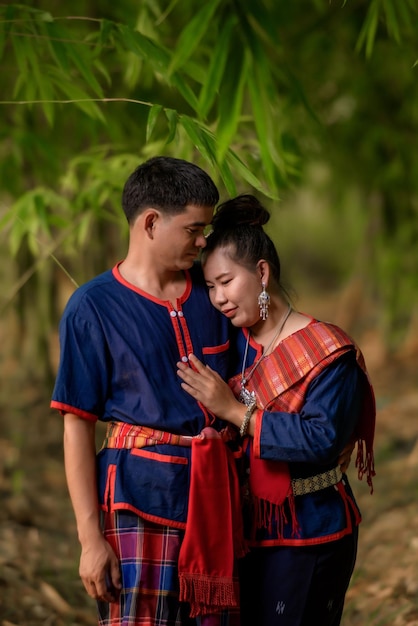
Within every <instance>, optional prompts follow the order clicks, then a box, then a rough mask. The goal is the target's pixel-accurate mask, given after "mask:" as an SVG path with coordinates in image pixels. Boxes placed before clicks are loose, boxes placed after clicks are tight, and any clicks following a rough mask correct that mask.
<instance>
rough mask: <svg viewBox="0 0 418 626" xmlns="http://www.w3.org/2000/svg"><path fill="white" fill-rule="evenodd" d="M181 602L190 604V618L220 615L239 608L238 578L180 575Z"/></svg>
mask: <svg viewBox="0 0 418 626" xmlns="http://www.w3.org/2000/svg"><path fill="white" fill-rule="evenodd" d="M179 578H180V601H181V602H188V603H189V604H190V617H197V616H198V615H210V614H214V613H220V612H221V611H224V610H225V609H229V608H235V607H237V606H238V596H239V587H238V579H236V578H232V579H231V578H217V577H216V578H215V577H211V576H203V575H199V574H183V573H182V574H180V576H179Z"/></svg>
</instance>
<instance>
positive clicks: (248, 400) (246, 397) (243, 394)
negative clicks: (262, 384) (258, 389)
mask: <svg viewBox="0 0 418 626" xmlns="http://www.w3.org/2000/svg"><path fill="white" fill-rule="evenodd" d="M239 400H240V402H242V403H243V404H245V406H250V405H251V404H254V402H255V400H256V398H255V393H254V391H248V389H246V388H245V387H244V385H241V391H240V392H239Z"/></svg>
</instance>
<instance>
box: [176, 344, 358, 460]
mask: <svg viewBox="0 0 418 626" xmlns="http://www.w3.org/2000/svg"><path fill="white" fill-rule="evenodd" d="M190 363H191V365H192V367H193V369H192V368H190V367H188V366H187V365H184V364H183V363H178V375H179V376H180V378H181V379H182V381H183V382H182V387H183V389H185V390H186V391H187V392H188V393H190V394H191V395H192V396H193V397H194V398H196V400H198V401H199V402H201V403H202V404H204V405H205V406H206V407H207V408H208V409H209V410H210V411H212V412H213V413H214V414H215V415H217V416H218V417H220V418H221V419H223V420H225V421H228V422H230V423H231V424H234V425H235V426H237V427H238V428H239V427H240V426H241V424H242V421H243V419H244V415H245V412H246V407H245V406H243V405H242V403H241V402H239V401H238V400H237V399H236V398H235V396H234V395H233V393H232V391H231V389H230V388H229V387H228V385H227V384H226V383H225V382H224V381H223V380H222V379H221V377H220V376H219V375H218V374H216V372H214V371H213V370H211V368H210V367H208V366H205V365H203V364H202V363H201V362H200V361H199V360H198V359H196V357H194V356H193V355H190ZM363 384H364V375H363V373H362V372H361V370H360V368H359V367H358V365H357V363H356V359H355V355H354V353H349V354H347V355H343V356H341V357H340V358H339V359H337V360H336V361H334V362H333V363H332V364H331V365H329V366H328V367H327V368H325V370H324V371H323V372H321V374H319V375H318V376H317V377H316V378H315V379H314V381H313V382H312V383H311V385H310V387H309V389H308V391H307V394H306V399H305V403H304V406H303V408H302V410H301V411H300V412H299V413H287V412H283V411H274V410H268V411H263V412H261V411H257V412H255V413H254V414H253V416H252V418H251V419H250V422H249V428H248V431H247V433H248V434H249V435H251V436H254V435H255V436H256V437H257V438H258V443H259V446H258V447H259V449H260V457H261V458H264V459H269V460H277V461H293V462H308V463H329V462H332V461H334V460H336V459H337V457H338V455H339V453H340V452H341V451H342V450H343V448H345V447H346V446H347V444H348V443H349V441H350V437H351V435H352V433H353V430H354V428H355V425H356V423H357V419H358V416H359V411H360V404H361V399H362V394H363ZM347 449H348V447H347ZM351 450H352V446H351ZM339 462H340V463H343V464H344V465H345V466H346V465H348V460H347V456H346V455H345V456H343V457H342V458H341V459H340V460H339Z"/></svg>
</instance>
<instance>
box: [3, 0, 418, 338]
mask: <svg viewBox="0 0 418 626" xmlns="http://www.w3.org/2000/svg"><path fill="white" fill-rule="evenodd" d="M417 15H418V6H417V0H371V1H370V2H364V1H363V0H346V1H345V2H341V3H336V2H328V0H316V1H315V2H314V3H311V5H310V10H309V11H308V12H307V11H306V9H305V8H304V7H303V6H301V5H300V3H278V2H274V1H273V0H262V1H261V2H260V1H258V2H256V1H255V0H254V1H253V0H251V1H249V2H246V3H239V2H236V1H235V0H210V1H208V2H205V3H203V4H202V3H199V2H197V0H184V1H183V2H181V3H180V2H178V1H176V0H173V2H171V3H170V4H169V5H168V6H167V3H163V2H161V1H160V2H159V1H158V0H155V1H151V0H147V1H144V2H141V3H130V2H128V1H127V0H121V1H120V2H119V3H111V2H108V1H107V0H106V1H104V2H102V3H100V9H98V8H97V4H95V3H93V2H90V1H89V0H75V2H73V3H72V5H71V15H69V14H68V8H67V7H65V6H62V5H60V6H57V8H56V11H55V13H54V12H53V11H52V10H51V11H50V10H48V11H45V10H44V8H43V7H42V1H41V0H38V2H36V1H35V2H32V3H31V6H30V7H29V6H26V5H20V4H9V5H7V6H4V5H3V6H0V58H1V63H2V74H1V78H0V80H1V86H2V89H1V93H2V96H1V97H2V100H1V101H0V106H1V107H2V117H1V122H0V185H1V188H2V190H3V195H4V199H3V209H2V212H1V213H0V219H1V221H0V229H1V230H2V233H3V234H4V235H5V236H7V239H8V244H9V246H10V251H11V253H12V254H13V255H15V257H16V263H17V264H18V274H19V275H20V277H21V278H22V276H24V275H25V272H27V271H28V269H29V268H28V263H29V264H30V263H32V264H33V267H35V266H36V264H37V262H38V260H39V259H40V258H43V255H44V254H45V251H50V253H51V254H53V255H57V256H58V257H61V261H59V262H60V263H63V264H64V266H65V265H69V267H70V271H71V267H76V261H75V257H76V255H75V251H76V250H82V251H83V254H87V251H88V254H89V255H90V259H91V263H92V266H93V265H95V264H96V262H98V261H97V259H98V258H99V257H100V258H101V257H103V251H101V250H99V249H98V250H95V249H94V246H91V241H92V233H94V232H96V230H97V229H98V230H101V229H103V231H104V232H106V233H107V232H108V231H107V230H106V229H109V228H114V226H115V224H116V225H117V228H118V230H119V229H120V231H121V234H120V235H119V242H120V243H121V246H120V247H121V249H122V245H123V243H122V242H123V239H124V237H125V235H126V225H125V223H124V219H123V216H122V215H121V211H120V192H121V185H122V184H123V181H124V180H125V179H126V177H127V175H128V174H129V173H130V171H132V169H133V168H134V167H135V166H136V165H137V164H138V162H140V161H141V160H144V159H145V158H148V157H149V156H151V155H154V154H157V153H163V154H172V155H174V156H180V157H183V158H187V159H192V160H195V161H196V162H198V163H199V164H201V165H202V166H203V167H206V168H207V169H208V171H209V172H210V173H211V175H212V176H213V177H214V179H215V180H216V182H217V183H218V184H219V186H220V188H221V192H222V193H223V194H227V195H234V194H236V193H237V192H240V191H248V190H250V191H251V190H255V191H256V192H257V193H258V194H259V195H261V196H264V197H265V199H266V202H267V204H269V205H271V206H273V205H272V201H273V200H275V201H277V199H278V197H279V196H280V195H282V194H283V191H284V190H286V189H288V188H291V187H292V186H296V185H298V184H299V183H300V182H303V181H304V180H305V176H306V171H309V167H310V164H311V163H312V162H314V161H318V162H320V163H321V164H322V165H323V166H324V167H326V168H328V170H329V171H330V172H331V177H330V182H329V184H328V189H327V194H328V198H330V199H331V202H332V203H333V204H334V205H335V207H339V209H338V210H340V211H349V207H348V203H347V202H346V201H344V196H345V195H346V193H351V190H352V189H353V188H354V189H355V191H356V194H358V196H359V197H360V198H361V203H362V205H363V211H364V214H365V219H364V225H365V226H364V230H363V232H362V233H360V235H359V237H360V238H361V237H363V239H364V241H363V243H362V242H361V241H359V246H360V247H362V246H363V245H365V244H366V243H367V244H368V245H369V246H370V247H372V248H373V249H372V250H371V251H370V255H369V259H368V265H367V268H365V272H364V278H365V280H368V281H369V283H370V284H372V285H373V289H375V290H376V292H377V294H378V298H379V299H380V301H381V305H382V310H383V311H385V314H384V315H382V324H383V326H384V327H385V328H386V329H391V330H393V329H396V328H399V327H400V326H402V327H404V326H405V320H406V319H407V318H408V310H412V308H413V306H411V302H412V304H413V302H414V301H415V302H416V299H417V291H418V290H417V273H416V269H415V268H414V258H415V257H414V250H415V248H416V243H417V239H418V219H417V201H416V195H417V182H416V176H415V172H416V171H417V167H418V163H417V162H416V161H417V157H416V156H415V155H416V151H415V150H414V146H413V143H412V142H413V137H414V135H415V131H416V128H417V125H418V116H417V113H416V108H415V102H416V98H417V95H418V94H417V86H416V75H415V71H416V70H414V64H415V63H416V61H417V55H416V49H415V42H416V36H417V30H418V27H417ZM57 242H58V244H57ZM114 245H116V246H118V245H119V244H118V243H115V244H114ZM23 250H26V252H27V253H28V254H26V253H25V254H22V251H23ZM22 259H25V261H23V260H22ZM102 261H103V262H104V261H105V259H104V260H103V259H102ZM84 265H85V264H84ZM29 273H30V272H29ZM13 293H14V291H13ZM6 301H7V302H9V301H10V298H9V299H6ZM408 305H409V306H408Z"/></svg>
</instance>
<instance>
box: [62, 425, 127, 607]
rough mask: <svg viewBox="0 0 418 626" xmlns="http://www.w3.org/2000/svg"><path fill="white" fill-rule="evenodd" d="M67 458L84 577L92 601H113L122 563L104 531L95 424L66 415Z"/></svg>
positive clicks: (65, 447) (81, 571)
mask: <svg viewBox="0 0 418 626" xmlns="http://www.w3.org/2000/svg"><path fill="white" fill-rule="evenodd" d="M64 459H65V474H66V478H67V485H68V490H69V493H70V498H71V502H72V505H73V509H74V514H75V518H76V523H77V531H78V538H79V541H80V544H81V557H80V569H79V571H80V577H81V579H82V581H83V584H84V587H85V588H86V591H87V593H88V594H89V595H90V596H91V597H92V598H95V599H100V600H104V601H106V602H113V601H115V599H116V592H117V590H119V589H120V587H121V582H120V572H119V562H118V559H117V557H116V555H115V553H114V552H113V550H112V548H111V546H110V544H109V543H108V542H107V541H106V540H105V538H104V536H103V534H102V531H101V528H100V512H99V503H98V496H97V480H96V449H95V423H94V422H90V421H88V420H85V419H82V418H80V417H78V416H77V415H73V414H72V413H67V414H66V415H65V417H64ZM106 579H108V580H106ZM109 583H111V584H109Z"/></svg>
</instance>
